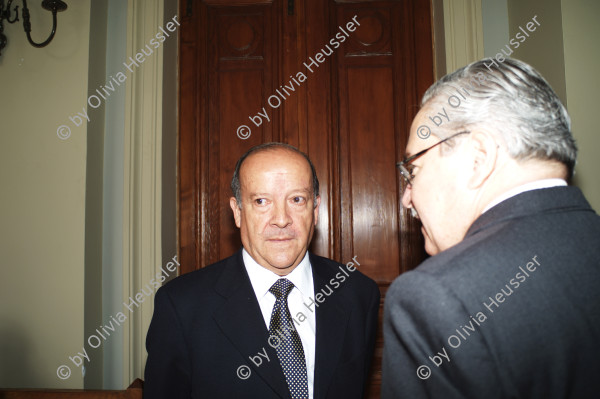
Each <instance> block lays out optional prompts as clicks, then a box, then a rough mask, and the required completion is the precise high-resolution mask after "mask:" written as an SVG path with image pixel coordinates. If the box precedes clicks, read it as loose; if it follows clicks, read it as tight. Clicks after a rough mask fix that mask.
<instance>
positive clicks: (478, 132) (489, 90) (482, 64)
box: [382, 59, 600, 399]
mask: <svg viewBox="0 0 600 399" xmlns="http://www.w3.org/2000/svg"><path fill="white" fill-rule="evenodd" d="M488 64H489V63H488ZM490 65H491V64H490ZM490 65H486V61H485V60H484V61H478V62H475V63H472V64H470V65H468V66H466V67H464V68H462V69H459V70H458V71H456V72H454V73H452V74H450V75H448V76H445V77H444V78H442V79H441V80H440V81H438V82H436V83H435V84H434V85H433V86H432V87H430V88H429V90H427V92H426V93H425V95H424V97H423V100H422V108H421V110H420V111H419V113H418V114H417V116H416V118H415V120H414V121H413V124H412V128H411V133H410V137H409V141H408V145H407V147H406V158H405V159H404V161H402V162H400V163H399V165H398V166H399V167H400V172H401V174H402V176H403V177H404V179H406V181H407V188H406V190H405V192H404V195H403V198H402V205H403V206H404V207H406V208H409V209H411V210H412V211H413V215H416V216H417V217H418V218H419V219H420V220H421V222H422V225H423V227H422V229H421V230H422V232H423V236H424V237H425V249H426V251H427V252H428V253H429V254H430V255H432V257H431V258H429V259H427V260H426V261H425V262H423V263H422V264H421V265H419V266H418V267H417V268H416V269H414V270H413V271H409V272H407V273H405V274H403V275H401V276H400V277H398V278H397V279H396V280H395V281H394V283H393V284H392V286H391V287H390V289H389V291H388V293H387V296H386V301H385V321H384V358H383V381H382V397H383V398H384V399H388V398H410V399H418V398H443V399H448V398H450V399H451V398H486V399H490V398H545V399H547V398H592V397H593V398H597V397H598V395H599V392H600V378H598V376H599V375H600V363H599V362H598V359H599V358H600V345H598V342H600V289H599V288H598V287H600V218H599V217H598V215H596V213H595V212H594V210H593V209H592V208H591V207H590V205H589V204H588V202H587V201H586V200H585V198H584V196H583V195H582V193H581V191H580V190H579V189H577V188H575V187H571V186H568V185H567V183H566V181H567V180H568V179H569V178H570V177H571V176H572V174H573V168H574V166H575V159H576V152H577V150H576V147H575V142H574V139H573V136H572V135H571V125H570V120H569V116H568V114H567V112H566V110H565V108H564V107H563V105H562V104H561V102H560V100H559V99H558V97H557V96H556V93H554V91H553V90H552V89H551V88H550V86H549V85H548V83H547V82H546V81H545V80H544V79H543V78H542V76H540V74H539V73H538V72H536V71H535V70H534V69H533V68H532V67H530V66H529V65H527V64H525V63H523V62H520V61H517V60H511V59H507V60H506V61H504V62H503V63H499V64H497V65H496V66H492V67H490ZM438 115H444V118H443V119H442V118H441V117H439V118H440V119H436V117H438ZM432 122H434V123H432ZM440 122H441V123H440ZM427 124H429V125H431V126H434V124H435V125H436V126H437V127H436V126H434V128H431V129H430V126H429V125H427ZM429 131H431V134H430V135H429V134H427V133H428V132H429Z"/></svg>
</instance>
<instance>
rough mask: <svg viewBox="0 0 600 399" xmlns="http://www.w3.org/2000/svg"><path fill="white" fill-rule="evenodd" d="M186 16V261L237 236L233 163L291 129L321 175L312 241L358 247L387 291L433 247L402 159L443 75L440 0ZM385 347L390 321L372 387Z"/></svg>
mask: <svg viewBox="0 0 600 399" xmlns="http://www.w3.org/2000/svg"><path fill="white" fill-rule="evenodd" d="M180 15H182V16H183V17H182V18H181V20H182V21H181V24H182V30H181V37H180V111H179V116H180V144H179V176H180V177H179V204H180V207H179V216H180V217H179V242H180V258H181V259H182V262H181V264H182V266H181V269H182V272H189V271H192V270H194V269H197V268H200V267H204V266H206V265H208V264H210V263H212V262H215V261H217V260H219V259H222V258H224V257H227V256H229V255H231V254H232V253H233V252H235V251H236V250H238V249H239V248H240V246H241V242H240V239H239V231H238V230H237V228H236V227H235V224H234V222H233V217H232V215H231V210H230V208H229V197H230V196H231V193H230V189H229V182H230V179H231V175H232V173H233V169H234V167H235V162H236V161H237V159H238V158H239V157H240V156H241V155H242V154H243V153H244V152H245V151H246V150H247V149H249V148H250V147H252V146H254V145H257V144H260V143H263V142H268V141H283V142H287V143H290V144H292V145H295V146H297V147H299V148H300V149H301V150H302V151H304V152H306V153H307V154H308V155H309V156H310V158H311V160H312V161H313V163H314V164H315V168H316V169H317V174H318V177H319V181H320V183H321V208H320V217H319V223H318V225H317V228H316V232H315V236H314V238H313V242H312V244H311V248H310V249H311V251H312V252H315V253H317V254H319V255H322V256H326V257H330V258H332V259H335V260H338V261H340V262H344V263H345V262H348V261H349V260H350V259H351V258H352V257H354V256H356V257H357V260H358V261H359V263H360V265H361V266H360V269H361V271H362V272H364V273H365V274H367V275H368V276H370V277H371V278H373V279H375V280H376V281H377V283H378V284H379V286H380V289H381V292H382V295H383V296H384V295H385V291H386V290H387V288H388V286H389V284H390V283H391V282H392V281H393V280H394V278H395V277H397V276H398V275H399V274H400V273H402V272H404V271H406V270H409V269H411V268H413V267H415V266H416V265H417V264H418V263H419V262H420V261H422V260H423V258H424V256H425V254H424V251H423V242H422V237H421V233H420V230H419V228H420V225H419V224H418V222H416V221H415V220H414V219H412V218H411V217H410V215H409V212H407V211H406V210H405V209H403V208H402V205H401V204H400V198H401V193H402V190H403V188H404V187H403V186H402V184H403V183H402V181H401V179H400V176H399V173H398V171H397V170H396V167H395V164H396V162H398V161H399V160H400V159H401V158H402V155H403V154H404V148H405V146H406V141H407V138H408V136H407V135H408V130H409V127H410V123H411V120H412V118H413V116H414V115H415V114H416V112H417V110H418V99H419V98H420V96H421V95H422V94H423V92H424V90H425V89H426V88H427V87H428V86H429V84H431V82H432V81H433V59H432V44H431V43H432V39H431V37H432V35H431V24H430V18H431V16H430V4H429V1H426V0H423V1H418V0H413V1H408V0H407V1H378V2H374V1H362V2H361V1H333V0H329V1H325V0H296V1H293V0H289V1H284V0H221V1H218V0H211V1H193V2H192V1H187V2H186V1H182V2H181V10H180ZM382 306H383V305H382ZM382 308H383V307H382ZM381 315H382V313H381ZM381 320H382V318H381V317H380V321H381ZM382 346H383V341H382V338H381V333H380V336H379V339H378V343H377V348H376V356H375V359H374V364H373V377H372V384H371V386H370V389H369V397H372V398H376V397H379V385H380V379H381V354H382Z"/></svg>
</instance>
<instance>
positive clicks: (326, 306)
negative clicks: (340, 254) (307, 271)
mask: <svg viewBox="0 0 600 399" xmlns="http://www.w3.org/2000/svg"><path fill="white" fill-rule="evenodd" d="M310 255H311V256H310V263H311V265H312V272H313V281H314V285H315V295H316V294H317V293H318V292H321V290H322V289H325V292H329V289H331V290H334V291H333V293H332V294H331V295H330V296H326V297H325V300H324V301H323V303H321V304H319V307H318V308H316V321H317V327H316V328H317V333H316V344H315V345H316V346H315V377H314V383H313V385H314V398H315V399H321V398H324V397H325V395H326V394H327V388H328V387H329V385H330V383H331V378H332V377H333V374H334V373H335V371H336V366H337V364H338V362H339V358H340V356H341V354H342V345H343V343H344V337H345V332H346V331H347V329H346V326H347V324H348V319H349V316H350V310H349V309H346V306H345V302H344V300H343V297H342V296H341V295H339V294H338V293H337V292H336V291H335V289H334V288H332V287H329V289H328V288H326V285H327V283H328V282H329V280H330V279H331V278H332V277H334V276H335V273H333V274H331V273H328V269H326V268H324V267H319V266H320V265H319V262H318V260H317V259H315V258H314V256H312V254H310Z"/></svg>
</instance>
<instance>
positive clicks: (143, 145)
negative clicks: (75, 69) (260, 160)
mask: <svg viewBox="0 0 600 399" xmlns="http://www.w3.org/2000/svg"><path fill="white" fill-rule="evenodd" d="M163 14H164V0H129V2H128V7H127V55H128V57H129V55H135V53H136V52H138V51H139V49H141V48H143V47H144V46H145V45H146V44H147V41H148V38H149V37H154V35H155V34H156V31H157V29H158V27H160V26H163V19H164V18H163V17H164V15H163ZM154 51H155V53H154V54H153V55H151V56H149V57H147V58H146V59H145V60H144V63H143V64H140V66H139V67H137V69H135V70H133V72H131V73H130V76H129V77H128V79H127V92H126V95H125V134H124V143H123V145H124V155H123V158H124V162H123V167H124V179H123V300H124V302H125V303H127V304H129V303H130V298H134V297H135V295H136V294H137V293H139V292H141V290H142V287H144V286H145V284H148V283H149V282H150V280H151V279H152V278H153V277H154V276H155V275H156V273H157V272H158V271H159V270H160V268H161V263H162V259H161V253H162V248H161V215H162V209H161V208H162V201H161V196H162V184H161V183H162V172H161V170H162V157H161V153H162V91H163V88H162V81H163V47H162V46H161V47H159V48H158V49H156V50H154ZM127 62H128V63H129V62H130V61H129V58H128V59H127ZM145 302H146V303H145V304H143V305H141V304H140V306H139V308H134V311H133V312H131V313H129V314H126V316H127V318H128V319H129V321H128V322H125V323H124V325H123V382H124V384H125V385H129V383H130V382H131V381H133V380H134V379H135V378H142V377H143V374H144V366H145V363H146V357H147V354H146V350H145V338H146V332H147V331H148V326H149V325H150V320H151V318H152V313H153V310H154V306H153V301H152V300H151V299H150V298H146V300H145Z"/></svg>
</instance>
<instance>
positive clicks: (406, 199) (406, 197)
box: [402, 184, 412, 209]
mask: <svg viewBox="0 0 600 399" xmlns="http://www.w3.org/2000/svg"><path fill="white" fill-rule="evenodd" d="M411 191H412V186H411V185H410V184H407V185H406V188H405V189H404V194H402V206H403V207H405V208H406V209H410V208H412V198H411Z"/></svg>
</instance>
